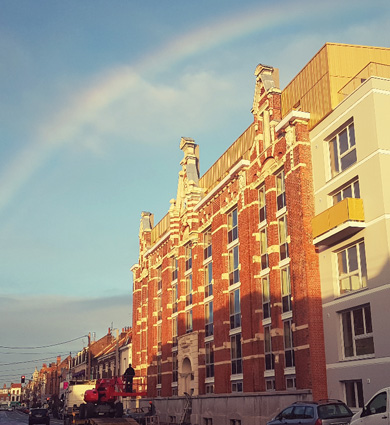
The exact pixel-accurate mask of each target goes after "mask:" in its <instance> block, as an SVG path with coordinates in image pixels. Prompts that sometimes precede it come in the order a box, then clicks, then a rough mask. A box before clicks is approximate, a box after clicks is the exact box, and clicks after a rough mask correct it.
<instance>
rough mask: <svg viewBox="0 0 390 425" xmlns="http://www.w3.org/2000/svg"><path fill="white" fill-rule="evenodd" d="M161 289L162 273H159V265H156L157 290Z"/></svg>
mask: <svg viewBox="0 0 390 425" xmlns="http://www.w3.org/2000/svg"><path fill="white" fill-rule="evenodd" d="M161 290H162V273H161V266H160V267H157V291H161Z"/></svg>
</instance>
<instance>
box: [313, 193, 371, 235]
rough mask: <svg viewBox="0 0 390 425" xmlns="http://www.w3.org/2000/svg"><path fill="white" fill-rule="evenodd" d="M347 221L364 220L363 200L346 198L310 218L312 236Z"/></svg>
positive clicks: (321, 233)
mask: <svg viewBox="0 0 390 425" xmlns="http://www.w3.org/2000/svg"><path fill="white" fill-rule="evenodd" d="M347 221H360V222H364V210H363V200H362V199H360V198H346V199H343V200H342V201H341V202H339V203H337V204H336V205H333V207H330V208H328V209H327V210H325V211H323V212H322V213H321V214H318V215H317V216H315V217H314V218H313V220H312V231H313V237H314V238H316V237H318V236H320V235H323V234H324V233H326V232H329V231H330V230H332V229H335V228H336V227H337V226H340V225H341V224H344V223H346V222H347Z"/></svg>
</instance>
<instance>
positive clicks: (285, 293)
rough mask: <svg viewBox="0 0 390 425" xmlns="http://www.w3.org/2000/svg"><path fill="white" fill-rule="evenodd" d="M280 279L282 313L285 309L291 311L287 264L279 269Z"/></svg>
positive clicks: (288, 268)
mask: <svg viewBox="0 0 390 425" xmlns="http://www.w3.org/2000/svg"><path fill="white" fill-rule="evenodd" d="M280 280H281V283H282V306H283V313H286V312H287V311H291V281H290V267H289V266H287V267H284V268H283V269H281V270H280Z"/></svg>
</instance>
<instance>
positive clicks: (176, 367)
mask: <svg viewBox="0 0 390 425" xmlns="http://www.w3.org/2000/svg"><path fill="white" fill-rule="evenodd" d="M178 376H179V361H178V359H177V351H174V352H173V353H172V382H177V378H178Z"/></svg>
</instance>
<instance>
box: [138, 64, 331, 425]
mask: <svg viewBox="0 0 390 425" xmlns="http://www.w3.org/2000/svg"><path fill="white" fill-rule="evenodd" d="M255 75H256V88H255V96H254V102H253V109H252V113H253V116H254V122H253V124H252V125H251V126H250V127H249V128H248V129H247V130H246V131H245V132H244V133H243V134H242V135H241V136H240V137H239V138H238V139H237V140H236V141H235V142H234V143H233V145H231V146H230V147H229V149H228V150H227V151H226V152H225V153H224V154H223V155H222V156H221V157H220V158H219V159H218V160H217V161H216V163H215V164H214V165H213V166H212V167H211V168H210V169H209V170H208V171H207V172H206V173H205V174H204V175H203V176H202V177H200V176H199V150H198V146H197V145H196V144H195V142H194V141H193V140H192V139H188V138H182V139H181V143H180V149H181V150H182V151H183V153H184V158H183V160H182V161H181V167H182V169H181V171H180V172H179V181H178V190H177V197H176V199H174V200H171V207H170V209H169V211H168V214H167V215H166V216H165V217H164V218H163V219H162V220H161V221H160V222H159V223H158V224H157V225H154V223H153V215H152V214H151V213H147V212H143V213H142V218H141V226H140V254H139V263H138V264H137V265H135V266H133V268H132V271H133V281H134V287H133V366H134V367H135V368H136V371H137V375H141V376H147V377H148V394H149V395H150V396H151V397H156V396H157V397H162V399H165V398H166V399H168V398H170V400H174V399H175V396H178V399H180V396H182V395H184V394H185V393H188V394H190V395H192V397H193V408H192V415H193V416H192V417H191V420H192V421H193V423H205V420H206V422H207V423H209V422H208V419H211V422H210V423H212V420H213V419H214V421H216V420H217V418H222V417H224V418H226V417H228V418H230V419H231V420H236V419H237V420H241V418H242V417H244V416H253V417H258V416H263V417H267V415H268V416H269V413H270V412H273V411H274V410H275V406H279V405H283V404H282V403H286V402H289V401H291V400H296V399H297V398H310V399H311V398H314V399H320V398H325V397H326V396H327V389H326V368H325V355H324V348H323V325H322V305H321V289H320V280H319V269H318V258H317V254H316V252H315V248H314V246H313V242H312V230H311V219H312V217H313V215H314V201H313V188H312V165H311V153H310V142H309V131H308V121H309V118H310V117H309V114H308V113H305V112H300V111H293V112H291V113H289V114H288V115H287V116H286V117H282V113H281V91H280V89H279V88H278V73H277V70H275V69H273V68H272V67H267V66H262V65H259V66H258V67H257V68H256V72H255ZM243 396H245V399H246V400H248V397H249V396H250V397H253V398H254V400H256V403H257V404H258V405H261V409H260V410H261V413H259V412H257V413H256V407H253V406H252V408H251V409H248V405H246V406H244V403H243V398H242V397H243ZM172 397H173V398H172ZM171 398H172V399H171ZM216 399H219V402H220V403H219V405H218V406H219V407H218V408H217V407H216V406H217V403H216ZM222 399H223V400H224V401H223V402H221V400H222ZM194 400H196V403H197V404H194ZM227 400H229V403H228V402H227ZM265 400H267V401H265ZM270 400H272V403H271V402H270ZM281 400H282V402H281ZM256 403H254V406H256ZM171 404H172V403H171ZM271 405H272V406H273V407H271ZM227 406H228V407H227ZM165 410H166V412H165V413H166V416H167V420H168V416H169V418H170V421H173V420H174V419H177V415H178V413H177V412H176V411H175V414H173V413H172V412H174V408H172V407H169V408H166V409H165ZM168 410H170V413H169V412H167V411H168ZM160 413H162V414H164V412H163V411H161V412H160ZM174 416H175V417H174ZM194 421H195V422H194ZM215 423H216V422H215Z"/></svg>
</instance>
